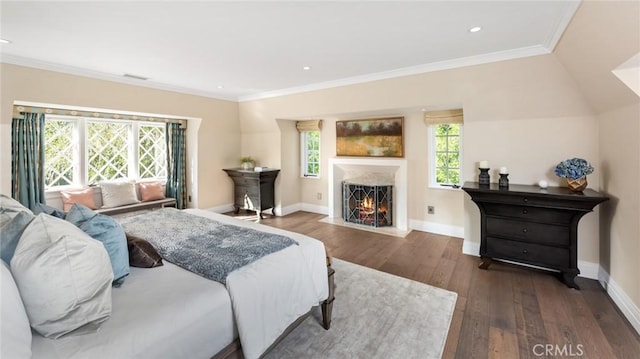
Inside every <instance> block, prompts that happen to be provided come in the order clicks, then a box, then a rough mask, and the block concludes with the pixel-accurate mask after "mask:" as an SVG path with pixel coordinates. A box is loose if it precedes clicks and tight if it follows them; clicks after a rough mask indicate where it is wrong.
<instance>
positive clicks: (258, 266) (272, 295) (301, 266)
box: [32, 209, 329, 359]
mask: <svg viewBox="0 0 640 359" xmlns="http://www.w3.org/2000/svg"><path fill="white" fill-rule="evenodd" d="M186 211H187V212H189V213H192V214H195V215H199V216H203V217H208V218H212V219H215V220H217V221H220V222H224V223H228V224H235V225H242V226H246V227H250V228H254V229H257V230H261V231H265V232H271V233H276V234H282V235H286V236H289V237H291V238H292V239H294V240H296V241H297V242H298V243H299V245H298V246H291V247H288V248H286V249H284V250H282V251H279V252H276V253H272V254H270V255H267V256H265V257H263V258H261V259H259V260H257V261H256V262H254V263H252V264H249V265H248V266H245V267H243V268H240V269H238V270H236V271H234V272H232V273H231V274H230V275H229V276H228V277H227V288H226V289H225V286H224V285H222V284H220V283H218V282H215V281H211V280H208V279H205V278H203V277H200V276H198V275H195V274H193V273H191V272H188V271H187V270H184V269H182V268H180V267H178V266H175V265H173V264H171V263H169V262H167V261H164V263H165V264H164V266H162V267H157V268H151V269H143V268H133V267H132V268H131V274H130V275H129V276H128V277H127V278H126V280H125V282H124V284H123V285H122V287H120V288H113V291H112V292H113V294H112V296H113V311H112V315H111V318H110V319H109V320H107V321H106V322H105V323H104V324H103V326H102V327H101V329H100V331H99V332H98V333H94V334H89V335H84V336H72V337H68V338H62V339H58V340H50V339H45V338H43V337H41V336H40V335H38V334H37V333H34V336H33V344H32V350H33V358H36V359H37V358H56V359H58V358H60V359H62V358H64V359H66V358H98V359H100V358H105V359H106V358H210V357H211V356H213V355H214V354H216V353H218V352H219V351H220V350H222V349H223V348H224V347H225V346H227V345H228V344H230V343H231V342H233V340H234V339H235V338H237V337H238V335H239V337H240V341H241V343H242V347H243V353H244V355H245V357H246V358H247V359H251V358H257V357H259V356H260V355H261V354H262V353H263V352H264V351H265V350H266V349H267V348H268V347H269V346H270V345H271V344H272V343H273V341H274V340H275V339H277V337H278V336H280V335H281V334H282V333H283V331H284V330H285V329H286V328H287V326H289V325H290V324H291V323H292V322H293V321H295V320H296V319H297V318H298V317H299V316H300V315H302V314H304V313H306V312H307V311H309V309H311V307H312V306H315V305H318V304H319V303H320V302H322V301H323V300H325V299H326V298H327V297H328V295H329V289H328V283H327V267H326V260H325V256H326V254H325V248H324V245H323V243H322V242H320V241H318V240H316V239H313V238H310V237H307V236H304V235H301V234H297V233H293V232H288V231H285V230H281V229H277V228H272V227H268V226H264V225H260V224H256V223H253V222H246V221H241V220H238V219H235V218H232V217H228V216H225V215H221V214H217V213H214V212H210V211H205V210H198V209H189V210H186ZM230 298H232V299H233V304H232V300H231V299H230ZM232 308H233V310H232ZM234 315H235V318H234ZM234 319H235V320H234ZM236 328H237V329H236Z"/></svg>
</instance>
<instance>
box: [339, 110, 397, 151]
mask: <svg viewBox="0 0 640 359" xmlns="http://www.w3.org/2000/svg"><path fill="white" fill-rule="evenodd" d="M336 155H337V156H348V157H404V117H402V116H396V117H384V118H368V119H359V120H342V121H336Z"/></svg>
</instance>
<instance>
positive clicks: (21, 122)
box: [11, 112, 44, 209]
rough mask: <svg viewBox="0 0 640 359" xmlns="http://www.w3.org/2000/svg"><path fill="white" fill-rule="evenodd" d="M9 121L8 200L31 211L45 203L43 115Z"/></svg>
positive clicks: (32, 114) (26, 115)
mask: <svg viewBox="0 0 640 359" xmlns="http://www.w3.org/2000/svg"><path fill="white" fill-rule="evenodd" d="M21 114H22V116H23V118H14V119H13V120H12V121H11V196H12V197H13V198H15V199H16V200H18V201H19V202H20V203H22V204H23V205H24V206H25V207H29V208H31V209H34V208H35V206H36V204H38V203H41V202H42V203H43V202H44V114H43V113H28V112H23V113H21Z"/></svg>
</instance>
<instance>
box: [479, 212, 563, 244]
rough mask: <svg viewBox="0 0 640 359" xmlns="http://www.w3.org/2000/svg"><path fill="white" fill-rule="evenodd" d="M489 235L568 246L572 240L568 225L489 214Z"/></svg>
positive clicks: (487, 229)
mask: <svg viewBox="0 0 640 359" xmlns="http://www.w3.org/2000/svg"><path fill="white" fill-rule="evenodd" d="M486 220H487V226H486V228H485V231H486V235H487V236H496V237H503V238H509V239H516V240H520V241H525V242H531V243H538V244H547V245H552V246H559V247H563V246H564V247H566V246H569V243H570V241H571V232H570V229H569V227H568V226H561V225H553V224H543V223H536V222H528V221H521V220H516V219H506V218H496V217H491V216H487V217H486Z"/></svg>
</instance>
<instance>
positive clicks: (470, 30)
mask: <svg viewBox="0 0 640 359" xmlns="http://www.w3.org/2000/svg"><path fill="white" fill-rule="evenodd" d="M480 30H482V28H481V27H480V26H475V27H472V28H470V29H469V32H478V31H480Z"/></svg>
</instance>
